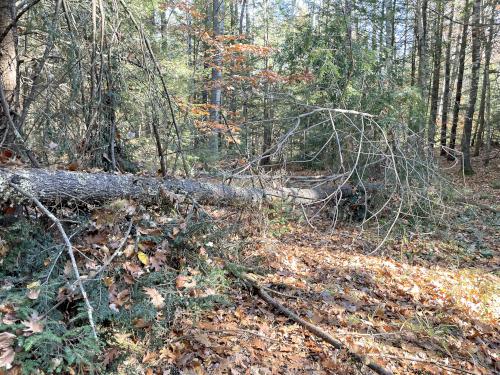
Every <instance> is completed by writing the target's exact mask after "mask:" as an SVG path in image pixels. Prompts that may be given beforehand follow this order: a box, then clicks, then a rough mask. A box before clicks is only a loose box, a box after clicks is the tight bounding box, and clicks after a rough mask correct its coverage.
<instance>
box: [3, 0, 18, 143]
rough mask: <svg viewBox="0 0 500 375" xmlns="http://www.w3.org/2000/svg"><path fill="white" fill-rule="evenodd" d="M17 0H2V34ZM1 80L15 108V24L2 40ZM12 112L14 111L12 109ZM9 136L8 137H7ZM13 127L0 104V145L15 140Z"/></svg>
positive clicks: (9, 103)
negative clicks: (10, 127)
mask: <svg viewBox="0 0 500 375" xmlns="http://www.w3.org/2000/svg"><path fill="white" fill-rule="evenodd" d="M15 13H16V2H15V0H0V35H1V34H3V33H4V31H5V30H7V28H8V27H11V24H12V23H13V22H14V20H15ZM0 80H1V83H2V87H3V90H4V94H5V99H6V101H7V104H8V106H9V107H10V108H11V109H12V110H14V108H13V104H14V99H15V97H16V89H17V85H16V82H17V59H16V37H15V26H14V27H11V29H10V30H9V32H8V33H7V34H6V35H5V38H4V39H3V40H2V41H0ZM11 112H12V111H11ZM7 137H8V138H7ZM13 138H14V137H13V132H12V129H10V130H9V124H8V122H7V114H5V113H4V111H3V109H2V107H1V106H0V146H2V145H3V144H4V143H5V141H6V140H8V141H9V142H10V141H12V140H13Z"/></svg>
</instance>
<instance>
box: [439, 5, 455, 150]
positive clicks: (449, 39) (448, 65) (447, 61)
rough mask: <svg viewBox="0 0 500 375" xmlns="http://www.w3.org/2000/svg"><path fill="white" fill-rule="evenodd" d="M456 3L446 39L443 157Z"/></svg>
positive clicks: (452, 10) (442, 118) (442, 123)
mask: <svg viewBox="0 0 500 375" xmlns="http://www.w3.org/2000/svg"><path fill="white" fill-rule="evenodd" d="M454 10H455V3H454V2H453V3H452V5H451V12H450V21H449V26H448V35H447V38H446V57H445V63H444V91H443V108H442V112H441V155H445V154H446V151H445V147H446V135H447V127H448V110H449V107H450V79H451V45H452V35H453V16H454Z"/></svg>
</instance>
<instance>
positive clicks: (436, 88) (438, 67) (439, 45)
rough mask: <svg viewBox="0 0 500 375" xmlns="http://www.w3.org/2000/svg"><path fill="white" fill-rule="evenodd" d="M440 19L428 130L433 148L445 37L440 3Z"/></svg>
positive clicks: (437, 27) (436, 33)
mask: <svg viewBox="0 0 500 375" xmlns="http://www.w3.org/2000/svg"><path fill="white" fill-rule="evenodd" d="M437 12H438V18H437V20H436V32H435V45H434V66H433V73H432V90H431V110H430V114H429V125H428V129H427V139H428V141H429V144H430V146H431V148H433V147H434V138H435V136H436V119H437V112H438V111H437V109H438V99H439V81H440V73H441V48H442V43H441V41H442V37H443V17H442V16H441V13H442V12H443V3H442V2H441V1H438V4H437Z"/></svg>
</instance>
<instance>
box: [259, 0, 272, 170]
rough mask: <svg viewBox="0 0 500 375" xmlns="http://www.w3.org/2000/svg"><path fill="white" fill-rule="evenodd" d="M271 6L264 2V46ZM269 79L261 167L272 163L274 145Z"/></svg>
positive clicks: (267, 67) (266, 39)
mask: <svg viewBox="0 0 500 375" xmlns="http://www.w3.org/2000/svg"><path fill="white" fill-rule="evenodd" d="M268 7H269V4H268V1H267V0H264V12H265V16H264V17H265V20H264V22H265V28H266V29H265V34H264V46H266V47H267V46H268V40H269V8H268ZM264 66H265V69H266V71H267V70H268V69H269V58H268V57H267V56H266V57H265V58H264ZM269 102H270V100H269V79H268V78H266V82H265V84H264V133H263V142H262V158H261V159H260V165H262V166H267V165H269V164H270V162H271V156H270V148H271V143H272V125H273V124H272V122H271V121H270V117H271V116H270V115H269V114H270V108H269V107H270V106H269Z"/></svg>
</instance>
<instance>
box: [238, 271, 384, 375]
mask: <svg viewBox="0 0 500 375" xmlns="http://www.w3.org/2000/svg"><path fill="white" fill-rule="evenodd" d="M230 271H231V272H232V273H233V275H234V276H236V277H238V278H240V279H242V280H243V281H245V282H246V283H247V284H249V285H250V286H251V287H252V288H253V289H254V291H255V292H256V293H257V295H258V296H259V297H260V298H262V299H263V300H264V301H265V302H266V303H267V304H269V305H271V306H272V307H273V308H275V309H276V310H277V311H279V312H280V313H281V314H283V315H285V316H286V317H288V318H289V319H291V320H293V321H294V322H296V323H297V324H300V325H301V326H302V327H304V328H305V329H307V330H308V331H309V332H311V333H312V334H314V335H316V336H317V337H319V338H320V339H322V340H324V341H326V342H327V343H329V344H330V345H332V346H333V347H334V348H336V349H339V350H345V351H346V352H347V354H349V356H350V357H351V358H352V359H354V360H355V361H357V362H359V363H361V364H363V365H366V366H367V367H368V368H370V369H371V370H373V371H374V372H376V373H377V374H380V375H391V374H392V372H390V371H389V370H386V369H385V368H383V367H382V366H380V365H378V364H376V363H373V362H369V361H367V359H366V357H365V356H363V355H361V354H358V353H356V352H354V351H352V350H351V349H349V348H348V347H346V346H345V345H344V344H342V343H341V342H340V341H337V340H336V339H335V338H333V337H332V336H331V335H330V334H328V333H327V332H325V331H323V330H322V329H321V328H319V327H317V326H315V325H314V324H311V323H309V322H307V321H305V320H304V319H302V318H301V317H300V316H298V315H297V314H295V313H294V312H293V311H291V310H289V309H288V308H286V307H285V306H283V305H282V304H281V303H279V302H277V301H276V300H275V299H273V298H272V297H271V296H270V295H269V294H268V293H267V292H266V291H265V290H264V289H262V288H261V287H260V286H259V285H258V284H257V283H256V282H255V281H253V280H252V279H251V278H250V277H248V276H247V275H246V274H244V273H238V272H236V271H234V270H230Z"/></svg>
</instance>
